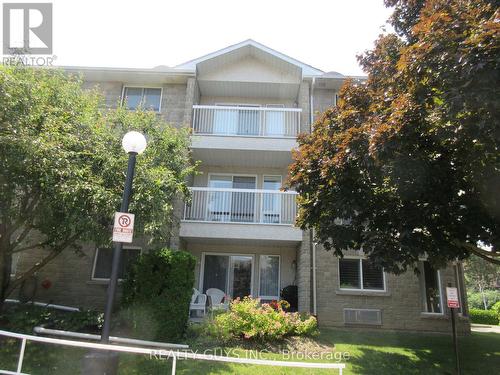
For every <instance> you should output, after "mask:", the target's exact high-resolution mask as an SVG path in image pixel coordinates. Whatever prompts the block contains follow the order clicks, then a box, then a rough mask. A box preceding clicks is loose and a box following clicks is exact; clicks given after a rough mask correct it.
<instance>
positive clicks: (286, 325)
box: [211, 297, 317, 341]
mask: <svg viewBox="0 0 500 375" xmlns="http://www.w3.org/2000/svg"><path fill="white" fill-rule="evenodd" d="M289 306H290V305H289V304H288V302H286V301H271V302H270V303H262V304H261V302H260V300H259V299H258V298H252V297H244V298H243V299H240V298H236V299H234V300H233V301H231V303H230V309H229V311H227V312H223V313H220V314H217V315H216V316H215V317H214V321H213V323H212V324H211V333H212V334H215V335H216V336H217V338H218V339H219V340H222V341H228V340H230V339H235V338H240V339H245V340H257V341H274V340H279V339H283V338H284V337H286V336H294V335H312V334H315V333H317V321H316V318H315V317H313V316H309V315H301V314H299V313H296V312H295V313H289V312H286V311H285V310H284V309H286V308H288V307H289Z"/></svg>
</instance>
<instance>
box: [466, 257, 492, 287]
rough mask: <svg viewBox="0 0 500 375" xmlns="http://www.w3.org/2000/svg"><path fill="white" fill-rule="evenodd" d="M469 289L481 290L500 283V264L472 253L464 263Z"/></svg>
mask: <svg viewBox="0 0 500 375" xmlns="http://www.w3.org/2000/svg"><path fill="white" fill-rule="evenodd" d="M463 265H464V276H465V283H466V285H467V290H473V291H476V292H478V291H481V290H486V289H491V288H494V287H496V285H500V265H497V264H492V263H490V262H488V261H487V260H485V259H482V258H479V257H478V256H475V255H472V256H471V257H470V258H469V259H467V260H466V261H465V262H464V263H463Z"/></svg>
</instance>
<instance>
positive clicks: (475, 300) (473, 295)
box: [467, 290, 500, 309]
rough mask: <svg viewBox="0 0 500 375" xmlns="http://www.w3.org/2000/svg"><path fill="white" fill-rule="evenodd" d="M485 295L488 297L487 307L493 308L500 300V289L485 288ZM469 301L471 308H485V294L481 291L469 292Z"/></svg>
mask: <svg viewBox="0 0 500 375" xmlns="http://www.w3.org/2000/svg"><path fill="white" fill-rule="evenodd" d="M484 295H485V297H486V306H487V309H491V307H492V306H493V305H494V304H495V303H497V302H498V301H500V291H498V290H485V291H484ZM467 302H468V304H469V308H471V309H484V304H483V296H482V295H481V293H480V292H469V293H467Z"/></svg>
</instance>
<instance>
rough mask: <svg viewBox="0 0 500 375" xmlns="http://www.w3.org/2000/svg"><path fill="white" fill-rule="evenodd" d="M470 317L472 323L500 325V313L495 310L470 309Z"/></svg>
mask: <svg viewBox="0 0 500 375" xmlns="http://www.w3.org/2000/svg"><path fill="white" fill-rule="evenodd" d="M469 317H470V320H471V321H472V323H477V324H489V325H498V323H499V320H498V315H497V313H496V312H495V311H493V310H480V309H470V310H469Z"/></svg>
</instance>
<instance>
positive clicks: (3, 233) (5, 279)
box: [0, 223, 12, 313]
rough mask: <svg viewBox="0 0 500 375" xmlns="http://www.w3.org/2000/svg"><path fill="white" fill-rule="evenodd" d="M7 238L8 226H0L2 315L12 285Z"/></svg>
mask: <svg viewBox="0 0 500 375" xmlns="http://www.w3.org/2000/svg"><path fill="white" fill-rule="evenodd" d="M9 242H10V241H9V238H8V236H7V226H6V225H5V224H3V223H1V224H0V313H2V311H3V308H4V303H5V299H6V298H7V290H8V288H9V284H10V273H11V267H12V254H11V253H10V246H9V245H10V243H9Z"/></svg>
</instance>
